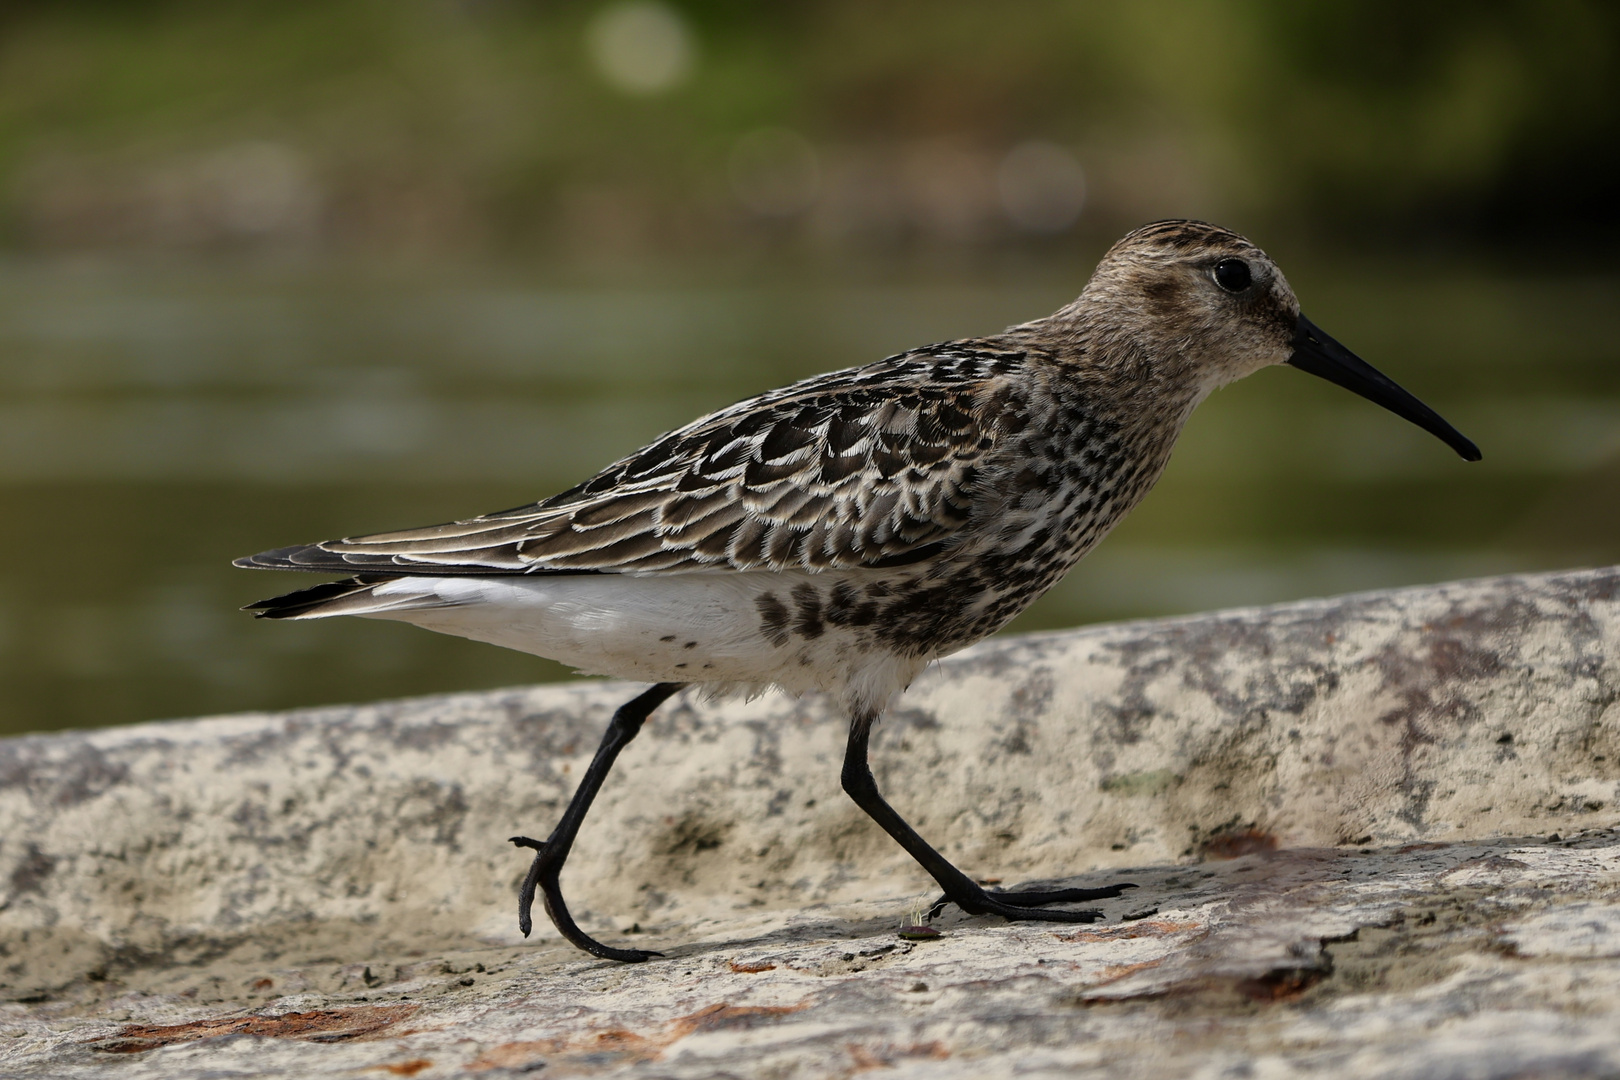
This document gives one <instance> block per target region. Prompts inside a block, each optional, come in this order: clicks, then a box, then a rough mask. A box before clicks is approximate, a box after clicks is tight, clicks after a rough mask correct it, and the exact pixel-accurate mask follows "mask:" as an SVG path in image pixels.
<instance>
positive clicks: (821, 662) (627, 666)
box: [354, 572, 930, 708]
mask: <svg viewBox="0 0 1620 1080" xmlns="http://www.w3.org/2000/svg"><path fill="white" fill-rule="evenodd" d="M805 582H811V583H813V584H815V585H818V586H820V587H822V588H826V587H827V586H828V585H829V584H830V581H829V577H828V575H825V574H817V575H809V574H792V573H770V572H761V573H717V574H670V575H657V576H646V577H631V576H628V575H620V574H579V575H567V576H563V575H558V576H547V577H488V578H483V577H442V578H430V577H414V576H413V577H404V578H396V579H395V580H393V581H389V582H385V583H383V584H381V585H378V586H376V587H375V589H373V591H372V595H373V596H374V597H375V598H376V599H377V600H378V601H379V602H383V603H397V602H399V601H401V600H409V601H416V600H419V601H420V602H421V603H422V604H423V605H424V606H414V604H413V605H411V606H403V607H393V608H391V609H388V608H384V609H383V610H378V611H375V612H368V611H357V612H354V613H355V614H361V615H364V616H366V617H368V618H378V619H394V620H398V621H401V622H408V623H412V624H414V625H416V626H420V627H423V628H425V629H428V630H436V631H438V632H440V633H444V634H454V635H456V636H458V637H465V638H472V639H473V640H475V641H487V642H489V643H490V644H493V645H502V646H505V647H506V648H509V649H516V650H518V651H519V652H526V653H532V654H534V655H536V656H544V657H548V658H550V659H552V660H558V661H560V662H562V663H564V664H568V665H569V666H571V667H574V668H577V669H578V670H580V671H582V672H585V673H586V674H592V675H612V676H615V677H618V678H623V679H634V680H638V681H642V682H691V683H710V684H722V687H723V688H733V687H735V688H738V689H744V690H747V691H757V690H763V689H764V688H766V687H768V686H772V685H774V686H778V687H780V688H782V689H784V690H786V691H788V692H790V693H802V692H804V691H806V690H825V691H828V692H830V693H833V694H836V695H838V696H840V697H842V698H844V699H845V701H846V703H847V704H848V705H849V706H850V707H852V708H884V707H886V706H887V705H888V701H889V698H891V697H892V696H893V695H894V694H896V693H898V692H899V691H900V690H903V689H904V688H905V687H906V685H907V684H909V683H910V682H911V680H912V679H913V678H915V677H916V675H917V673H918V672H920V671H921V670H922V668H923V667H924V666H925V665H926V664H927V662H928V660H929V659H930V658H927V657H924V658H916V657H900V656H897V655H895V654H894V653H892V652H890V651H888V650H886V649H881V648H874V647H873V645H872V642H871V640H870V636H869V635H867V636H865V639H864V640H863V639H862V636H861V635H858V634H857V633H855V632H852V631H850V630H847V629H844V628H839V627H836V626H830V625H829V626H825V627H823V628H822V629H821V631H820V632H819V633H818V634H816V635H815V636H814V637H807V636H805V635H804V634H802V633H791V634H787V635H786V640H785V641H784V640H783V636H784V635H782V634H780V633H778V634H775V635H772V634H770V633H768V632H767V629H768V628H767V627H766V626H765V625H764V623H763V618H762V613H761V598H762V597H766V596H773V597H777V598H780V599H781V600H784V601H785V600H787V598H788V597H789V595H790V594H791V592H792V590H793V588H794V586H795V585H798V584H802V583H805Z"/></svg>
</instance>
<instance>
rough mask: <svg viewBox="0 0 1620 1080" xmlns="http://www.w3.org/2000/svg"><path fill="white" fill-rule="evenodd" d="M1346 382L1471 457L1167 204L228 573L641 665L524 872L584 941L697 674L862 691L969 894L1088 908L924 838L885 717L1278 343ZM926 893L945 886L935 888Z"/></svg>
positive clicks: (358, 608) (991, 627)
mask: <svg viewBox="0 0 1620 1080" xmlns="http://www.w3.org/2000/svg"><path fill="white" fill-rule="evenodd" d="M1285 363H1286V364H1291V365H1292V366H1294V367H1297V368H1302V369H1304V370H1305V371H1308V372H1310V373H1312V374H1314V375H1319V376H1321V377H1323V378H1325V379H1328V380H1330V381H1332V382H1334V383H1337V384H1338V385H1340V386H1343V387H1346V388H1348V389H1350V390H1353V391H1355V392H1356V393H1358V394H1360V395H1362V396H1363V397H1366V398H1368V399H1370V400H1372V401H1374V402H1376V403H1377V404H1379V405H1382V406H1384V407H1385V408H1387V409H1389V410H1390V411H1392V412H1394V413H1395V414H1397V415H1398V416H1402V417H1404V418H1406V419H1407V420H1410V421H1412V422H1413V423H1415V424H1417V425H1418V426H1420V427H1422V428H1424V429H1426V430H1428V431H1430V432H1432V433H1433V434H1435V435H1437V436H1439V437H1440V438H1441V439H1443V440H1444V441H1445V442H1447V443H1448V444H1450V445H1451V446H1452V447H1453V448H1454V449H1455V450H1456V451H1457V452H1458V453H1459V454H1461V455H1462V456H1463V457H1464V458H1465V459H1467V460H1469V461H1476V460H1478V459H1479V456H1480V454H1479V450H1478V449H1477V448H1476V447H1475V446H1474V444H1473V443H1471V442H1470V441H1468V440H1467V439H1466V438H1464V437H1463V436H1462V435H1461V434H1459V433H1458V432H1457V431H1456V430H1455V429H1454V428H1452V427H1451V425H1449V424H1447V423H1446V422H1445V421H1444V420H1442V419H1441V418H1440V417H1439V416H1438V415H1437V414H1436V413H1435V412H1433V411H1432V410H1431V409H1429V408H1428V407H1427V406H1425V405H1424V404H1422V403H1421V402H1420V401H1418V400H1417V399H1416V398H1414V397H1413V396H1412V395H1411V394H1408V393H1407V392H1406V391H1405V390H1402V389H1401V388H1400V387H1399V386H1397V385H1396V384H1395V383H1394V382H1392V381H1390V380H1389V379H1388V378H1386V377H1385V376H1383V375H1382V374H1380V373H1379V372H1378V371H1376V370H1375V369H1373V368H1372V367H1371V366H1369V365H1368V364H1366V363H1365V362H1363V361H1362V360H1360V359H1358V358H1357V357H1356V356H1355V355H1353V354H1352V353H1351V352H1350V351H1349V350H1347V349H1346V348H1344V346H1342V345H1340V344H1339V343H1338V342H1336V341H1334V340H1333V339H1332V338H1330V337H1328V336H1327V335H1326V334H1324V333H1323V332H1322V331H1320V330H1318V329H1317V328H1316V327H1315V326H1314V325H1313V324H1312V323H1311V322H1310V320H1308V319H1306V318H1305V317H1304V316H1303V315H1301V314H1300V311H1299V303H1298V302H1297V301H1296V300H1295V299H1294V294H1293V292H1292V291H1291V290H1290V289H1289V287H1288V283H1287V282H1286V281H1285V280H1284V279H1283V275H1282V273H1281V271H1279V270H1278V269H1277V267H1276V265H1275V264H1273V263H1272V261H1271V260H1270V259H1269V258H1267V257H1266V255H1265V253H1264V252H1262V251H1261V250H1260V249H1259V248H1257V247H1255V246H1254V245H1253V244H1251V243H1250V242H1249V241H1248V240H1245V239H1244V238H1243V237H1241V236H1239V235H1237V234H1236V233H1233V232H1229V231H1227V230H1226V229H1222V228H1218V227H1216V226H1213V225H1208V224H1204V223H1202V222H1196V221H1161V222H1157V223H1155V224H1152V225H1147V226H1144V227H1143V228H1140V229H1137V230H1136V231H1135V232H1132V233H1131V234H1129V235H1128V236H1126V237H1125V238H1124V239H1123V240H1121V241H1119V243H1117V244H1115V245H1114V246H1113V248H1112V249H1110V250H1109V251H1108V253H1107V254H1106V255H1105V256H1104V257H1103V259H1102V262H1101V263H1100V264H1099V265H1098V267H1097V269H1096V272H1095V273H1094V274H1093V275H1092V277H1091V280H1090V282H1089V283H1088V284H1087V285H1086V287H1085V291H1084V292H1082V293H1081V294H1080V297H1079V298H1078V299H1077V300H1075V301H1074V302H1073V303H1071V304H1069V305H1068V306H1066V307H1064V308H1062V309H1061V310H1059V311H1057V312H1056V313H1054V314H1052V315H1049V316H1047V317H1046V318H1044V319H1037V320H1035V321H1034V322H1028V323H1023V324H1021V325H1019V326H1014V327H1011V328H1009V329H1007V330H1005V331H1003V332H1002V333H999V334H995V335H992V336H989V337H983V338H973V339H968V340H964V341H948V342H944V343H942V344H938V345H928V346H924V347H923V348H919V349H913V350H911V351H910V352H906V353H901V354H900V355H898V356H892V357H890V358H889V359H887V360H882V361H879V362H878V363H875V364H870V365H867V366H866V367H858V368H850V369H848V370H845V371H836V372H833V373H832V374H829V375H821V376H818V377H816V378H812V379H806V380H804V381H803V382H798V383H794V384H793V385H791V386H787V387H784V388H782V389H780V390H773V391H771V392H769V393H766V394H761V395H760V396H758V397H754V398H750V399H748V400H747V401H742V402H739V403H738V404H736V405H733V406H731V407H730V408H726V409H722V410H720V411H719V412H716V413H713V414H711V415H709V416H705V417H703V418H702V419H700V420H696V421H693V422H692V423H690V424H688V425H686V426H685V427H683V428H680V429H678V430H676V431H672V432H670V433H669V434H667V435H665V436H663V437H662V438H660V439H657V440H656V441H654V442H653V443H651V444H650V445H648V446H647V447H645V448H644V449H642V450H639V451H637V452H636V453H634V454H631V455H630V456H629V457H626V458H624V459H623V460H622V461H618V462H615V463H614V464H612V465H610V466H608V467H607V468H606V469H604V470H603V471H601V472H600V473H598V474H597V475H595V476H593V477H591V478H590V479H589V480H586V481H585V482H584V483H582V484H580V485H578V486H577V487H574V488H570V489H569V490H567V491H565V492H563V493H562V494H560V495H554V496H552V497H551V498H549V499H545V500H544V501H542V502H538V503H534V504H532V505H529V506H523V507H519V508H517V509H515V510H504V511H501V512H499V513H493V514H486V515H484V516H482V517H476V518H470V519H468V520H466V521H457V522H454V523H451V524H449V525H437V526H433V527H430V528H423V529H410V530H406V531H404V532H390V533H379V534H376V535H372V536H361V537H357V538H353V539H347V540H328V541H324V542H322V543H318V544H305V545H300V546H296V547H286V548H277V549H275V550H273V551H266V552H263V553H262V554H259V555H252V556H249V557H247V558H243V559H238V560H237V562H236V565H238V566H243V567H258V568H264V569H274V570H311V571H320V572H332V571H338V572H343V573H346V574H351V575H353V576H351V577H348V578H346V579H345V580H342V581H335V582H328V583H326V584H321V585H316V586H315V587H313V588H309V589H304V590H302V591H300V592H295V593H290V594H288V595H286V596H280V597H276V598H275V599H272V600H265V601H262V602H260V603H257V604H254V605H252V606H251V608H250V610H252V609H256V610H258V612H259V615H260V616H261V617H263V618H271V619H316V618H324V617H326V616H328V615H363V616H366V617H368V618H374V619H397V620H401V621H403V622H409V623H414V624H416V625H417V626H421V627H426V628H427V629H429V630H437V631H440V632H442V633H446V634H458V635H460V636H462V637H468V638H474V639H476V640H479V641H487V642H492V643H494V644H496V645H505V646H507V647H508V648H512V649H517V650H520V651H522V652H527V653H534V654H536V655H539V656H547V657H551V658H553V659H555V660H560V661H562V662H563V663H566V664H570V665H572V666H574V667H576V668H578V669H580V670H581V671H584V672H588V673H593V674H604V675H615V676H619V677H622V678H627V679H635V680H642V681H646V682H651V683H653V684H654V685H653V687H652V688H651V689H650V690H647V691H645V692H643V693H642V694H640V695H639V696H638V697H636V698H635V699H634V700H632V701H630V702H629V703H628V704H626V705H624V706H623V707H622V708H620V709H619V710H618V712H616V713H615V714H614V716H613V719H612V721H611V723H610V724H609V726H608V730H607V734H606V735H605V736H604V738H603V740H602V743H601V746H600V747H599V748H598V750H597V752H596V757H595V759H594V760H593V761H592V762H591V765H590V768H589V769H587V771H586V773H585V776H584V779H583V780H582V781H581V782H580V785H579V789H578V791H577V792H575V794H574V797H573V799H572V800H571V802H570V803H569V805H568V807H567V809H566V810H565V811H564V813H563V815H562V818H561V820H560V822H559V823H558V824H557V826H556V828H555V830H554V831H553V832H552V833H551V836H550V837H549V838H548V839H547V840H546V841H545V842H543V843H542V842H538V841H535V840H531V839H529V838H527V837H513V838H512V842H513V843H515V844H517V845H518V846H520V847H526V848H532V849H534V850H535V851H536V855H535V857H534V861H533V864H532V865H531V867H530V869H529V874H528V877H527V879H526V880H525V882H524V884H523V889H522V893H521V896H520V900H519V925H520V927H521V929H522V931H523V933H524V935H525V936H527V934H528V933H529V930H530V926H531V923H530V907H531V904H532V902H533V898H534V894H535V890H536V889H537V888H538V889H539V890H540V892H541V895H542V896H543V898H544V901H545V905H546V910H547V912H548V913H549V914H550V915H551V919H552V922H553V923H555V924H556V926H557V929H558V930H559V931H561V932H562V934H563V936H564V937H566V938H567V939H568V940H569V941H571V942H573V943H574V944H575V945H577V946H579V947H580V948H582V949H585V950H587V951H588V952H590V953H592V954H594V955H596V956H599V957H603V958H605V959H612V960H624V961H641V960H646V959H647V958H649V957H651V956H656V955H659V954H657V953H651V952H646V951H643V950H631V949H618V948H613V947H610V946H608V945H604V944H602V943H601V942H598V941H596V940H594V939H592V938H591V937H589V936H588V935H586V934H585V933H584V932H583V931H582V930H580V928H579V927H578V926H577V925H576V924H575V923H574V920H573V919H572V918H571V917H570V915H569V913H568V908H567V905H566V904H565V903H564V901H563V897H562V892H561V889H560V887H559V885H558V875H559V873H560V872H561V870H562V866H563V862H564V860H566V859H567V857H568V852H569V849H570V848H571V847H572V845H573V842H574V838H575V836H576V834H577V833H578V830H579V827H580V824H581V822H582V821H583V820H584V817H585V814H586V812H587V811H588V810H589V808H590V805H591V801H592V799H593V798H595V796H596V793H597V791H598V790H599V789H600V788H601V786H602V782H603V780H604V779H605V778H606V776H607V773H608V771H609V770H610V769H611V768H612V766H613V762H614V760H615V758H616V757H617V756H618V754H619V751H620V750H622V749H623V748H624V746H625V745H626V744H627V743H629V742H630V740H632V739H633V738H635V736H636V733H637V732H638V731H639V730H640V728H641V725H642V723H643V722H644V721H645V720H646V719H647V717H648V715H649V714H650V713H651V712H652V711H653V710H654V709H655V708H657V707H658V705H659V704H660V703H661V702H663V701H664V700H665V699H667V698H668V697H669V696H670V695H671V694H674V693H675V692H676V691H677V690H679V689H681V688H682V687H683V686H687V685H697V686H701V687H704V688H706V689H709V690H711V691H714V692H725V691H731V690H742V691H746V692H750V693H752V692H757V691H760V690H763V689H765V688H767V687H772V686H775V687H779V688H781V689H783V690H785V691H787V692H789V693H801V692H803V691H806V690H822V691H826V692H828V693H831V694H834V695H836V696H837V697H839V698H840V699H841V700H842V702H843V704H844V706H845V707H846V708H847V709H848V711H849V716H850V729H849V741H848V747H847V751H846V755H845V758H844V766H843V774H842V781H843V786H844V790H845V791H847V792H848V793H849V795H850V797H851V798H853V799H854V800H855V802H856V803H857V804H858V805H859V806H860V807H861V808H862V809H863V810H865V811H866V812H867V813H868V814H869V815H871V816H872V818H873V819H875V820H876V821H877V823H878V824H879V825H881V826H882V827H883V829H884V830H885V831H886V832H888V834H889V835H890V836H892V837H893V838H894V839H895V840H896V841H898V842H899V843H900V845H901V846H902V847H904V848H905V849H906V851H907V852H909V853H910V854H911V855H912V856H913V857H914V858H915V859H916V860H917V861H918V862H919V863H921V864H922V866H923V867H924V869H926V870H927V871H928V873H929V874H931V875H932V876H933V878H934V880H935V881H937V882H938V883H939V885H940V886H941V888H943V890H944V893H945V895H944V897H943V898H942V899H941V901H940V903H941V904H942V903H944V902H945V901H946V900H948V901H950V902H953V903H955V904H957V905H958V906H960V907H961V908H962V909H963V910H965V911H968V912H971V913H975V914H987V913H988V914H996V915H1001V916H1004V917H1006V918H1008V919H1042V920H1048V921H1055V922H1089V921H1092V920H1094V919H1096V918H1098V917H1100V913H1099V912H1097V911H1093V910H1073V909H1066V908H1052V907H1048V906H1046V905H1051V904H1059V903H1072V902H1084V901H1088V900H1097V899H1102V898H1105V897H1113V896H1118V895H1119V894H1120V891H1121V890H1122V889H1125V888H1129V887H1130V886H1129V885H1128V884H1123V883H1122V884H1119V885H1113V886H1109V887H1107V888H1101V889H1061V890H1055V891H1016V892H1013V891H1008V892H1003V891H990V892H987V891H986V890H984V889H982V888H980V887H979V886H978V885H977V884H975V883H974V881H973V879H972V878H970V877H968V876H967V875H966V874H964V873H962V872H961V871H960V870H958V869H957V868H956V867H955V866H953V865H951V863H950V862H948V861H947V860H946V859H945V858H944V857H943V856H942V855H940V854H939V853H938V852H937V851H935V850H934V849H933V848H932V847H930V846H929V844H928V843H927V842H926V841H924V840H923V838H922V837H920V836H919V835H917V833H916V832H915V831H913V830H912V828H911V827H910V826H909V825H907V824H906V822H905V820H904V819H903V818H902V817H901V816H900V814H899V813H897V812H896V811H895V810H894V808H893V807H891V806H890V805H889V804H888V803H887V802H886V801H885V800H884V798H883V796H882V795H881V794H880V793H879V792H878V789H877V784H876V782H875V781H874V780H873V777H872V773H871V770H870V769H869V768H868V766H867V740H868V736H869V734H870V732H871V729H872V725H873V723H875V722H876V721H877V719H878V717H880V716H881V715H882V714H883V712H884V710H885V709H886V708H887V707H888V705H889V703H890V701H891V700H892V699H893V698H894V697H895V695H896V694H898V693H899V692H900V691H902V690H904V689H905V688H906V686H907V685H908V684H909V683H910V682H911V681H912V680H913V679H914V678H915V677H916V676H917V674H918V673H919V672H921V671H922V669H923V668H924V667H925V666H926V665H927V664H928V663H929V661H931V660H934V659H936V658H938V657H940V656H944V655H945V654H947V653H951V652H954V651H956V650H957V649H960V648H962V647H964V646H966V645H968V644H971V643H972V642H975V641H977V640H979V639H980V638H982V637H984V636H985V635H987V634H990V633H993V632H994V631H996V630H997V629H999V628H1000V627H1002V626H1004V625H1006V623H1007V622H1008V620H1010V619H1011V618H1012V617H1013V616H1015V615H1017V614H1018V613H1019V612H1020V611H1022V610H1024V608H1026V607H1027V606H1029V604H1030V603H1031V602H1032V601H1033V600H1034V599H1035V598H1036V597H1038V596H1040V595H1041V594H1042V593H1044V592H1045V591H1046V590H1047V589H1048V588H1050V587H1051V586H1052V584H1053V583H1054V582H1056V581H1057V580H1058V579H1059V578H1061V577H1062V576H1063V574H1064V573H1065V572H1066V571H1067V570H1068V569H1069V568H1070V567H1071V566H1073V565H1074V563H1075V561H1076V560H1078V559H1079V558H1080V557H1081V556H1082V555H1084V554H1085V553H1086V552H1087V551H1088V550H1089V549H1090V548H1091V547H1092V546H1093V545H1095V544H1096V543H1097V542H1098V541H1099V540H1101V539H1102V538H1103V536H1104V535H1105V534H1106V533H1107V532H1108V530H1109V529H1110V528H1112V527H1113V526H1114V525H1115V524H1116V523H1117V522H1118V521H1119V520H1120V519H1121V518H1122V517H1123V516H1124V515H1125V514H1126V513H1127V512H1128V511H1129V510H1130V509H1131V508H1132V507H1133V506H1135V505H1136V503H1137V502H1138V500H1140V499H1141V498H1142V496H1143V495H1145V494H1146V493H1147V491H1148V489H1149V488H1150V487H1152V486H1153V483H1154V481H1155V480H1157V479H1158V477H1159V474H1160V473H1161V472H1162V471H1163V470H1164V467H1165V463H1166V462H1167V461H1168V460H1169V457H1170V450H1171V447H1172V446H1173V445H1174V444H1175V441H1176V437H1177V436H1178V435H1179V434H1180V432H1181V429H1182V425H1183V424H1185V423H1186V421H1187V417H1188V415H1189V414H1190V413H1191V412H1192V410H1193V407H1194V406H1196V405H1197V404H1198V403H1199V402H1200V401H1202V400H1203V399H1204V398H1205V397H1207V396H1208V395H1209V393H1210V392H1211V391H1213V390H1215V389H1217V388H1218V387H1221V386H1224V385H1226V384H1227V383H1230V382H1233V381H1234V380H1236V379H1240V378H1242V377H1243V376H1245V375H1248V374H1250V373H1252V372H1255V371H1258V370H1260V369H1261V368H1263V367H1268V366H1270V365H1272V364H1285ZM936 910H937V906H936Z"/></svg>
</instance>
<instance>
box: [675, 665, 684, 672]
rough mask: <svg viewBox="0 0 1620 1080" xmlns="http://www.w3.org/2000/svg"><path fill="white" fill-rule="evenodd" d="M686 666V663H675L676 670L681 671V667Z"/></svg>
mask: <svg viewBox="0 0 1620 1080" xmlns="http://www.w3.org/2000/svg"><path fill="white" fill-rule="evenodd" d="M685 666H686V665H685V664H676V665H675V669H676V670H677V671H679V670H680V669H681V668H683V667H685Z"/></svg>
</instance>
